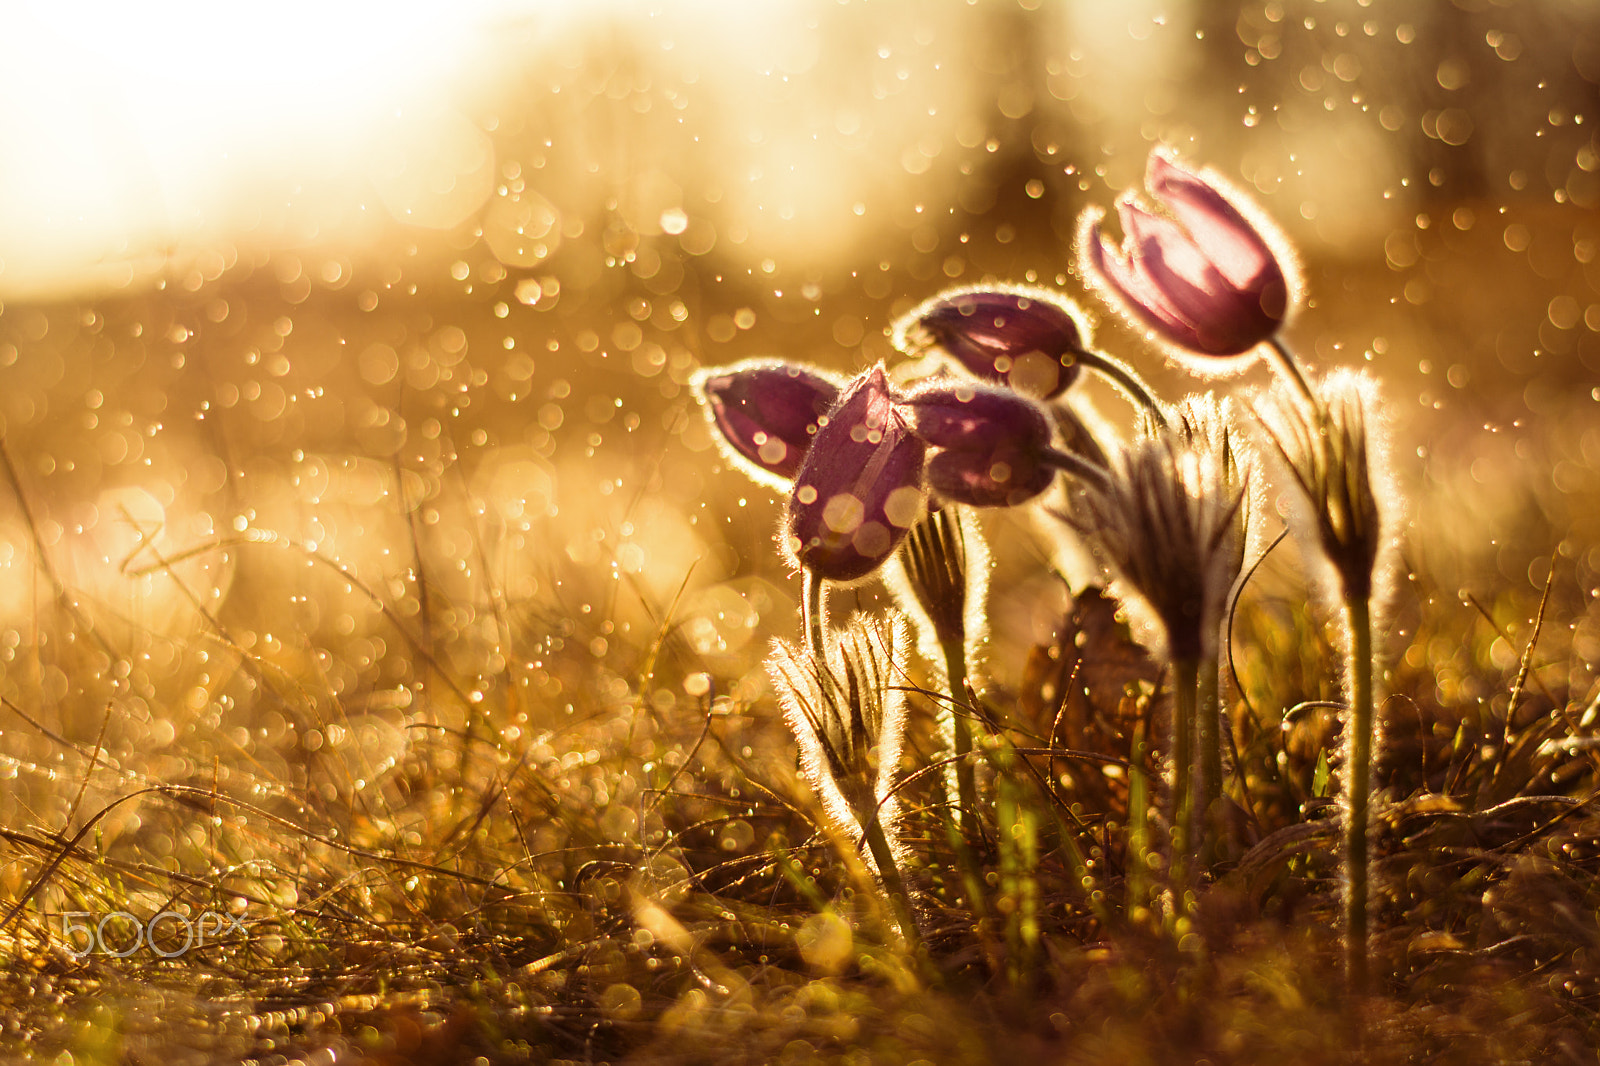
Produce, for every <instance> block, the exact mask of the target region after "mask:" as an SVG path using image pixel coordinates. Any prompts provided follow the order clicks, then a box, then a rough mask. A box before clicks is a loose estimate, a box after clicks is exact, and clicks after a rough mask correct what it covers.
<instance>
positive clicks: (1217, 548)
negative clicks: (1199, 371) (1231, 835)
mask: <svg viewBox="0 0 1600 1066" xmlns="http://www.w3.org/2000/svg"><path fill="white" fill-rule="evenodd" d="M1250 482H1251V474H1250V469H1249V465H1248V463H1246V462H1244V461H1243V459H1242V456H1241V453H1240V451H1239V448H1238V442H1237V439H1236V436H1235V430H1234V427H1233V419H1232V412H1231V410H1230V408H1229V406H1228V404H1227V403H1226V402H1225V401H1222V402H1219V401H1217V400H1214V399H1212V398H1211V397H1209V396H1191V397H1189V398H1188V399H1187V400H1185V401H1184V402H1183V403H1181V404H1179V405H1178V406H1177V407H1175V408H1174V409H1173V410H1172V411H1171V412H1170V415H1169V420H1168V424H1167V426H1165V427H1160V428H1157V429H1156V430H1154V431H1153V432H1152V433H1150V434H1148V435H1147V436H1145V437H1143V438H1141V439H1139V440H1136V441H1134V442H1133V443H1131V444H1129V445H1128V446H1127V447H1126V448H1124V449H1122V450H1121V451H1120V452H1117V453H1114V454H1113V455H1112V457H1111V465H1110V469H1109V471H1108V476H1107V477H1106V479H1105V481H1104V483H1103V484H1102V485H1100V486H1093V485H1091V486H1087V487H1086V491H1084V492H1083V493H1082V497H1081V503H1082V512H1083V513H1082V516H1081V517H1079V518H1075V519H1071V521H1072V522H1073V523H1074V524H1075V525H1077V527H1078V529H1079V531H1080V532H1081V533H1083V534H1085V535H1086V536H1087V537H1089V538H1090V540H1091V542H1092V543H1093V544H1094V546H1095V547H1096V549H1097V550H1098V551H1099V553H1100V555H1101V557H1102V558H1103V560H1104V561H1105V563H1106V565H1107V567H1108V569H1109V570H1110V572H1111V575H1112V579H1113V580H1112V591H1113V593H1114V594H1115V595H1116V596H1117V597H1118V598H1119V599H1120V600H1121V601H1122V603H1123V605H1124V606H1125V607H1126V608H1128V611H1129V615H1130V618H1131V620H1132V621H1133V623H1134V627H1135V634H1136V636H1138V637H1139V639H1140V640H1141V641H1142V642H1143V643H1145V644H1146V646H1147V647H1150V648H1151V649H1152V651H1154V652H1155V653H1156V654H1158V655H1162V654H1164V655H1165V656H1166V657H1167V658H1169V659H1170V661H1171V662H1172V665H1173V674H1174V681H1173V697H1174V699H1173V703H1174V713H1173V725H1172V736H1171V744H1170V749H1169V750H1170V751H1171V753H1172V758H1173V780H1172V805H1173V826H1174V834H1175V843H1174V860H1175V861H1174V866H1175V868H1181V867H1182V865H1183V864H1184V863H1185V862H1186V860H1187V854H1188V850H1189V849H1190V848H1192V847H1193V845H1194V843H1195V837H1194V833H1193V813H1194V809H1195V807H1196V806H1197V805H1198V806H1199V808H1200V810H1201V812H1202V813H1209V811H1210V810H1211V808H1212V805H1213V803H1214V802H1215V800H1216V799H1217V798H1219V797H1220V794H1221V777H1222V773H1221V767H1222V762H1221V747H1220V738H1219V736H1218V732H1217V730H1218V725H1219V722H1218V721H1217V718H1218V717H1219V716H1218V714H1217V709H1216V707H1217V705H1216V702H1215V699H1216V697H1215V695H1214V694H1211V695H1202V685H1201V672H1202V664H1203V663H1206V662H1208V661H1211V662H1213V663H1214V662H1215V660H1216V657H1217V654H1218V640H1219V631H1220V628H1221V623H1222V618H1223V615H1224V612H1225V609H1226V604H1227V596H1228V592H1229V590H1230V589H1231V588H1232V586H1233V583H1234V581H1235V580H1236V579H1237V577H1238V574H1239V571H1240V568H1241V566H1242V563H1243V559H1244V550H1245V540H1246V537H1247V534H1248V531H1249V516H1250V506H1249V503H1250V501H1249V493H1250ZM1206 675H1207V688H1208V689H1209V690H1210V692H1211V693H1214V691H1215V689H1216V677H1217V675H1216V672H1215V667H1214V666H1212V667H1207V668H1206ZM1202 708H1205V711H1204V714H1202ZM1197 767H1198V770H1199V774H1198V776H1196V775H1195V773H1194V771H1195V769H1196V768H1197ZM1175 873H1176V870H1175Z"/></svg>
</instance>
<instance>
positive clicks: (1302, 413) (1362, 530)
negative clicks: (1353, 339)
mask: <svg viewBox="0 0 1600 1066" xmlns="http://www.w3.org/2000/svg"><path fill="white" fill-rule="evenodd" d="M1311 395H1312V404H1311V410H1310V412H1309V413H1308V412H1307V411H1306V410H1305V408H1304V405H1302V404H1299V403H1294V402H1291V401H1290V400H1289V399H1288V398H1286V397H1284V396H1282V395H1281V394H1269V396H1268V397H1267V399H1266V400H1265V402H1263V403H1262V405H1261V407H1260V409H1259V410H1258V411H1257V417H1258V420H1259V423H1260V425H1261V428H1262V432H1263V435H1264V436H1265V438H1266V441H1267V446H1266V448H1265V449H1264V450H1265V451H1266V452H1267V454H1268V455H1270V456H1272V457H1274V458H1275V459H1276V461H1277V465H1278V466H1279V467H1280V470H1281V472H1282V473H1284V474H1286V475H1287V476H1286V477H1285V478H1284V479H1283V480H1284V481H1285V483H1286V486H1287V488H1288V490H1289V493H1290V497H1291V508H1290V512H1289V524H1290V528H1291V529H1292V530H1293V531H1294V534H1295V539H1296V540H1297V541H1299V542H1300V544H1301V545H1302V546H1303V548H1304V550H1305V553H1306V555H1307V557H1308V558H1309V559H1310V560H1311V561H1312V563H1313V565H1314V566H1315V567H1316V568H1317V570H1318V571H1319V572H1318V573H1317V574H1316V575H1315V576H1316V577H1317V579H1318V580H1317V585H1318V587H1319V588H1320V589H1321V590H1322V591H1323V593H1324V594H1325V595H1327V596H1328V597H1329V598H1330V599H1332V600H1333V601H1334V608H1335V610H1336V611H1337V613H1338V616H1339V618H1340V621H1341V622H1342V625H1341V627H1340V629H1341V631H1342V636H1343V638H1344V645H1345V647H1344V652H1345V685H1346V688H1347V690H1348V695H1349V701H1350V711H1349V714H1348V716H1347V719H1346V721H1345V726H1344V748H1345V750H1344V767H1345V774H1344V776H1345V777H1346V779H1347V780H1346V781H1345V787H1344V802H1345V807H1346V811H1345V864H1346V882H1345V890H1346V895H1345V936H1346V942H1345V947H1346V956H1345V970H1346V975H1347V979H1348V980H1349V983H1350V987H1351V990H1352V991H1353V992H1355V993H1356V994H1358V995H1359V994H1362V993H1364V992H1365V991H1366V986H1367V893H1368V882H1369V859H1368V834H1369V831H1370V830H1369V820H1370V804H1371V791H1372V758H1373V751H1374V749H1375V746H1376V745H1377V743H1378V737H1377V735H1376V731H1377V722H1376V719H1375V715H1374V707H1375V702H1374V696H1373V676H1374V664H1373V642H1372V611H1373V606H1372V605H1373V602H1374V601H1375V600H1377V599H1381V593H1382V591H1383V585H1384V583H1385V581H1386V578H1387V577H1388V575H1389V573H1390V570H1391V567H1390V560H1389V559H1388V558H1387V557H1386V556H1387V555H1388V553H1389V549H1391V548H1392V541H1393V536H1394V534H1393V530H1394V529H1395V528H1396V527H1397V525H1398V521H1397V516H1396V515H1394V514H1393V513H1392V511H1393V506H1392V504H1393V501H1396V500H1398V499H1399V498H1400V497H1399V494H1398V493H1397V492H1395V491H1392V490H1391V489H1390V482H1389V476H1388V463H1387V457H1388V448H1387V441H1386V437H1385V434H1384V433H1383V432H1382V427H1381V425H1377V424H1376V423H1377V421H1378V411H1379V406H1378V391H1377V384H1376V383H1375V382H1374V381H1373V380H1372V379H1371V378H1369V377H1367V376H1366V375H1364V374H1359V373H1356V372H1353V371H1349V370H1338V371H1334V372H1332V373H1330V374H1328V375H1326V376H1325V377H1324V378H1323V379H1322V380H1321V381H1320V382H1318V383H1317V385H1316V387H1315V389H1314V390H1313V391H1312V394H1311Z"/></svg>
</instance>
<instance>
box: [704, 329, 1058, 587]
mask: <svg viewBox="0 0 1600 1066" xmlns="http://www.w3.org/2000/svg"><path fill="white" fill-rule="evenodd" d="M694 388H695V391H696V394H697V395H698V396H699V398H700V401H701V403H702V405H703V406H704V407H705V410H706V415H707V417H708V419H709V420H710V422H711V424H712V426H713V427H714V428H715V429H716V433H715V434H714V436H715V437H716V438H717V439H718V440H719V442H720V443H721V445H722V447H723V451H724V452H725V454H726V455H727V456H728V458H729V459H730V461H732V462H733V463H734V464H735V465H737V466H739V467H740V468H742V469H743V470H744V471H745V472H746V473H748V474H749V475H750V476H751V477H752V478H754V479H755V480H757V481H760V482H762V483H764V484H769V485H772V486H774V487H775V488H781V489H783V490H784V491H786V492H788V493H789V502H788V509H787V511H786V514H785V518H784V527H783V532H782V534H781V536H780V538H779V539H780V541H781V544H782V547H783V551H784V553H785V554H786V555H787V556H788V557H789V559H790V560H791V561H792V562H794V563H796V564H797V565H799V566H803V567H806V568H808V569H810V570H812V571H814V572H816V573H817V574H819V575H821V576H822V577H824V578H827V579H828V580H831V581H853V580H855V579H857V578H860V577H864V576H866V575H867V574H869V573H871V572H872V571H873V570H875V569H877V567H878V566H879V565H881V564H882V563H883V562H884V561H885V560H886V559H887V558H888V557H889V555H890V554H891V553H893V551H894V550H895V548H896V547H898V545H899V544H900V542H901V540H902V539H903V538H904V537H905V535H906V532H907V531H908V530H909V529H910V528H911V526H912V525H914V524H915V523H916V521H917V519H918V518H920V517H921V515H922V513H923V508H924V505H925V503H926V500H927V492H928V490H929V489H932V491H933V493H934V494H935V495H936V496H938V497H939V498H940V499H941V500H943V501H945V502H949V503H965V504H969V505H972V506H975V507H1007V506H1014V505H1016V504H1019V503H1023V502H1025V501H1027V500H1029V499H1032V498H1033V497H1034V496H1037V495H1039V494H1040V493H1041V492H1043V491H1044V490H1045V489H1047V488H1048V487H1049V486H1050V483H1051V482H1052V481H1053V480H1054V477H1055V473H1056V471H1057V469H1059V468H1061V467H1062V466H1063V465H1067V466H1069V467H1070V466H1071V463H1072V459H1071V457H1069V456H1064V455H1062V454H1061V453H1060V452H1058V451H1056V450H1055V449H1054V447H1053V446H1052V443H1051V440H1052V438H1051V435H1052V429H1051V422H1050V419H1049V418H1048V417H1047V416H1046V415H1045V413H1044V411H1043V409H1042V408H1041V407H1040V406H1039V405H1038V404H1037V403H1035V402H1034V401H1033V400H1030V399H1028V398H1026V397H1024V396H1021V395H1019V394H1017V393H1015V392H1012V391H1010V390H1008V389H1004V388H999V387H995V386H990V385H981V384H977V383H974V382H971V381H958V380H956V379H953V378H948V377H941V378H938V379H933V380H929V381H925V382H923V383H922V384H920V385H918V386H916V387H915V388H913V389H911V390H910V391H907V392H903V391H900V390H898V389H896V388H895V387H894V386H893V385H892V384H891V383H890V382H889V378H888V375H887V374H886V373H885V372H884V369H883V367H882V366H881V365H879V366H876V367H873V368H872V369H871V370H868V371H866V372H864V373H862V374H860V375H859V376H857V377H856V378H855V379H854V380H852V381H850V382H848V383H846V384H844V385H842V386H841V385H838V384H836V383H835V382H834V380H833V379H832V378H831V377H830V376H829V375H826V374H824V373H822V372H820V371H815V370H811V369H808V368H805V367H800V366H793V365H790V364H786V363H780V362H774V361H771V360H751V361H747V362H744V363H739V364H735V365H734V366H730V367H720V368H712V369H708V370H704V371H702V372H701V373H700V374H698V375H697V376H696V378H695V380H694Z"/></svg>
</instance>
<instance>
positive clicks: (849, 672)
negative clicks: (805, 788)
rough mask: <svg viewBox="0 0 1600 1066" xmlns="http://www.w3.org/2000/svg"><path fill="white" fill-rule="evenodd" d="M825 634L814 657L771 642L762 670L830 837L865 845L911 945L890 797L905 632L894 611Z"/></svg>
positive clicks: (899, 740) (901, 724) (901, 725)
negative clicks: (796, 747)
mask: <svg viewBox="0 0 1600 1066" xmlns="http://www.w3.org/2000/svg"><path fill="white" fill-rule="evenodd" d="M831 636H832V638H833V639H832V640H831V641H830V642H829V646H828V647H827V649H826V651H825V652H824V653H823V654H822V655H821V656H820V657H819V656H818V655H817V654H815V653H813V652H812V651H811V650H809V649H802V648H798V647H795V646H794V645H792V644H789V643H787V642H786V641H782V640H779V641H774V642H773V645H772V657H771V658H770V659H769V660H768V662H767V670H768V672H769V673H770V674H771V676H772V680H773V683H774V685H775V686H776V687H777V690H778V699H779V702H780V704H781V705H782V707H783V716H784V721H785V722H787V723H788V725H789V729H790V731H791V732H793V733H794V736H795V740H796V742H797V743H798V745H799V748H800V772H801V775H802V776H803V777H804V778H805V779H806V782H807V783H808V784H810V786H811V788H812V790H813V791H814V792H815V793H816V795H817V798H818V799H819V800H820V801H821V803H822V810H823V814H824V815H825V816H826V817H827V819H828V821H829V823H830V824H831V827H832V828H833V830H834V831H835V832H837V833H838V834H839V835H840V836H842V837H843V838H844V839H846V840H849V841H851V842H853V843H854V844H856V845H858V846H859V845H861V844H863V843H865V845H866V847H867V852H868V855H869V857H870V860H871V865H872V867H873V868H874V870H875V871H876V873H877V875H878V877H879V879H880V880H881V881H882V884H883V888H884V891H885V893H886V894H887V896H888V901H889V904H890V907H891V909H892V911H893V913H894V914H895V918H896V921H897V922H898V923H899V924H900V927H901V933H902V935H903V936H904V937H905V938H906V939H907V940H909V941H913V942H914V941H915V940H916V938H917V929H916V922H915V919H914V918H913V916H912V912H911V906H910V896H909V895H908V893H907V890H906V885H905V880H904V877H903V876H902V874H901V871H900V868H901V864H902V863H903V861H904V855H903V846H902V845H901V843H900V840H899V834H898V827H899V804H898V803H897V802H896V800H895V799H894V788H895V778H896V773H897V770H898V768H899V765H900V755H901V752H902V750H903V748H904V743H905V725H906V708H905V693H904V686H903V684H902V683H901V681H900V678H901V677H902V676H903V675H904V672H905V667H906V652H907V648H908V646H909V644H910V635H909V633H908V631H907V627H906V623H905V618H904V617H903V616H902V615H901V614H899V613H898V612H892V613H890V614H889V615H887V616H885V617H882V618H872V617H870V616H868V615H865V614H861V613H857V614H855V615H852V616H851V618H850V620H849V621H848V622H847V623H846V624H845V628H844V629H843V630H842V631H839V632H836V633H833V634H831Z"/></svg>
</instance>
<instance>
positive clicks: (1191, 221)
mask: <svg viewBox="0 0 1600 1066" xmlns="http://www.w3.org/2000/svg"><path fill="white" fill-rule="evenodd" d="M1145 184H1146V185H1147V186H1148V188H1149V189H1150V193H1151V195H1153V196H1154V197H1155V198H1156V199H1158V200H1160V201H1161V202H1162V203H1163V204H1164V205H1166V207H1167V209H1168V210H1169V211H1171V212H1172V216H1173V217H1174V218H1176V219H1177V220H1178V221H1179V222H1180V223H1182V224H1183V227H1184V228H1185V229H1187V230H1188V231H1189V235H1190V237H1192V238H1193V240H1194V243H1195V245H1196V246H1198V247H1199V248H1200V249H1201V250H1202V252H1203V254H1204V256H1205V258H1206V260H1207V261H1208V262H1209V263H1210V264H1211V265H1212V266H1213V267H1214V268H1215V269H1216V270H1217V272H1218V273H1220V274H1221V275H1222V276H1223V277H1224V278H1226V279H1227V280H1228V283H1229V284H1230V285H1232V286H1233V287H1234V288H1236V289H1240V290H1254V289H1259V288H1260V287H1261V286H1262V285H1263V284H1264V283H1265V282H1266V281H1267V280H1268V279H1270V278H1272V277H1273V276H1276V277H1277V278H1278V279H1279V280H1280V281H1281V280H1282V278H1283V271H1282V270H1281V268H1280V267H1279V266H1278V260H1277V257H1276V256H1274V255H1273V253H1272V249H1271V248H1270V247H1268V246H1267V242H1266V241H1265V240H1263V239H1262V237H1261V235H1260V234H1259V233H1258V232H1257V231H1256V228H1255V226H1253V225H1252V224H1251V223H1250V222H1249V221H1248V220H1247V219H1246V218H1245V217H1244V216H1243V215H1242V214H1240V213H1239V209H1238V208H1236V207H1234V206H1233V204H1231V203H1229V202H1228V200H1227V199H1226V198H1225V197H1224V196H1223V195H1222V193H1220V192H1219V191H1217V189H1216V188H1215V187H1214V186H1212V185H1210V184H1209V183H1207V182H1206V181H1205V180H1204V179H1203V178H1202V177H1200V176H1199V175H1197V174H1194V173H1191V172H1190V171H1188V170H1185V169H1184V168H1183V167H1181V166H1179V165H1178V164H1177V163H1175V162H1173V161H1172V160H1171V159H1169V158H1167V156H1166V155H1165V154H1164V153H1162V152H1152V153H1151V154H1150V164H1149V169H1148V171H1147V174H1146V177H1145Z"/></svg>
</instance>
